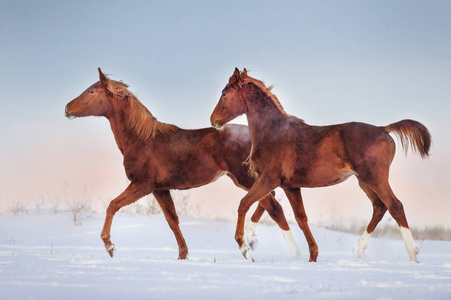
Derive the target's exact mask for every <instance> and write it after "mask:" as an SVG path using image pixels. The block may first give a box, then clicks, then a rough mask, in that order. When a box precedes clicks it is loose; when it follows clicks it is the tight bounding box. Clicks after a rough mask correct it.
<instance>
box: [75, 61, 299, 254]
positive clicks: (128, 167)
mask: <svg viewBox="0 0 451 300" xmlns="http://www.w3.org/2000/svg"><path fill="white" fill-rule="evenodd" d="M99 76H100V81H98V82H96V83H94V84H93V85H91V86H90V87H89V88H88V89H86V90H85V91H84V92H83V93H82V94H81V95H80V96H78V97H77V98H75V99H74V100H72V101H71V102H69V103H68V104H67V106H66V116H67V117H68V118H69V119H73V118H75V117H84V116H104V117H106V118H107V119H108V121H109V122H110V125H111V129H112V131H113V134H114V137H115V139H116V142H117V145H118V147H119V150H120V151H121V153H122V154H123V156H124V167H125V172H126V175H127V177H128V179H129V180H130V181H131V183H130V185H129V186H128V187H127V189H126V190H125V191H124V192H123V193H122V194H121V195H119V196H118V197H117V198H115V199H113V200H112V201H111V202H110V204H109V206H108V209H107V212H106V218H105V224H104V226H103V230H102V233H101V238H102V240H103V242H104V244H105V248H106V250H107V251H108V253H109V254H110V256H113V254H114V251H115V247H114V244H113V243H111V240H110V229H111V224H112V221H113V216H114V214H115V213H116V212H117V211H118V210H119V209H120V208H121V207H124V206H126V205H129V204H131V203H133V202H135V201H137V200H138V199H140V198H142V197H144V196H146V195H148V194H150V193H153V195H154V196H155V198H156V200H157V201H158V203H159V205H160V206H161V209H162V211H163V213H164V216H165V218H166V220H167V222H168V224H169V226H170V228H171V229H172V231H173V232H174V235H175V238H176V240H177V244H178V247H179V257H178V258H179V259H185V258H186V257H187V255H188V247H187V245H186V243H185V239H184V237H183V235H182V233H181V231H180V228H179V221H178V216H177V213H176V211H175V207H174V202H173V200H172V198H171V194H170V192H169V190H171V189H189V188H193V187H199V186H202V185H205V184H207V183H210V182H212V181H214V180H215V179H216V178H218V177H219V176H221V175H222V174H227V175H228V176H229V177H230V178H231V179H232V180H233V182H234V183H235V184H236V185H237V186H239V187H241V188H243V189H246V190H248V189H249V188H251V187H252V185H253V182H254V179H253V178H252V177H251V176H249V174H248V168H247V167H246V166H245V165H244V164H243V162H244V161H245V160H246V158H247V157H248V155H249V153H250V148H251V142H250V138H249V131H248V129H247V127H246V126H243V125H230V126H228V127H227V128H225V129H224V130H222V131H217V130H215V129H213V128H205V129H198V130H184V129H181V128H179V127H177V126H175V125H171V124H164V123H161V122H159V121H157V120H156V118H155V117H153V116H152V114H151V113H150V112H149V111H148V110H147V109H146V108H145V107H144V105H143V104H142V103H141V102H139V100H138V99H137V98H136V97H135V96H134V95H133V94H132V93H131V92H130V91H129V90H128V86H127V85H126V84H124V83H122V82H119V81H115V80H110V79H109V78H108V77H106V76H105V75H104V74H103V73H102V71H101V70H100V68H99ZM260 204H261V205H262V206H263V207H264V209H266V210H267V211H268V213H269V214H270V216H271V217H272V218H273V219H274V220H275V221H276V223H277V224H278V225H279V227H280V228H281V229H282V232H283V234H284V237H285V238H286V241H287V244H288V247H289V249H290V251H291V254H292V255H294V254H296V253H297V251H298V250H297V246H296V243H295V242H294V239H293V237H292V235H291V231H290V229H289V227H288V223H287V221H286V219H285V216H284V214H283V211H282V207H281V206H280V204H279V203H278V202H277V201H276V200H275V199H274V197H273V195H272V194H268V195H267V196H266V197H265V199H264V200H263V201H260ZM262 210H263V208H262V209H261V210H259V211H260V212H261V211H262Z"/></svg>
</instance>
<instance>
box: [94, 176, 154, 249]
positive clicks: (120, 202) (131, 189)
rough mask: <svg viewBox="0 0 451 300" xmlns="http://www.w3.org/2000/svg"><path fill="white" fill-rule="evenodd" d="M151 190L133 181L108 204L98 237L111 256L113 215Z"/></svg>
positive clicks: (112, 247)
mask: <svg viewBox="0 0 451 300" xmlns="http://www.w3.org/2000/svg"><path fill="white" fill-rule="evenodd" d="M151 192H152V188H150V187H149V186H148V185H144V184H138V183H135V182H132V183H130V185H129V186H128V187H127V188H126V189H125V191H124V192H122V194H120V195H119V196H118V197H116V198H115V199H113V200H112V201H111V202H110V204H109V205H108V208H107V211H106V217H105V223H104V225H103V229H102V233H101V235H100V237H101V238H102V240H103V243H104V244H105V249H106V251H107V252H108V254H109V255H110V256H111V257H113V255H114V251H115V250H116V249H115V247H114V244H113V243H112V242H111V240H110V231H111V224H112V223H113V217H114V215H115V214H116V212H117V211H118V210H119V209H121V208H122V207H124V206H126V205H129V204H131V203H133V202H136V201H137V200H139V199H141V198H142V197H144V196H146V195H148V194H150V193H151Z"/></svg>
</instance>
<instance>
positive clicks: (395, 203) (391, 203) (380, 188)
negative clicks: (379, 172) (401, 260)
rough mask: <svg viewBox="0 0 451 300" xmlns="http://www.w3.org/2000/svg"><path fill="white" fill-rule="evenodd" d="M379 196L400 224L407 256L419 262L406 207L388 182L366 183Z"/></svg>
mask: <svg viewBox="0 0 451 300" xmlns="http://www.w3.org/2000/svg"><path fill="white" fill-rule="evenodd" d="M366 184H367V185H368V186H369V187H370V188H371V189H372V190H373V191H374V192H375V193H376V194H377V195H378V196H379V199H380V200H381V201H382V203H384V205H385V207H386V208H387V209H388V211H389V212H390V215H391V216H392V217H393V219H395V221H396V223H398V226H399V230H400V231H401V236H402V239H403V241H404V245H405V247H406V251H407V254H408V255H409V260H410V261H413V262H418V260H417V254H418V248H417V247H416V246H415V240H414V239H413V237H412V232H411V231H410V229H409V224H408V223H407V218H406V215H405V212H404V207H403V205H402V203H401V201H399V199H398V198H396V196H395V194H394V193H393V191H392V189H391V188H390V185H389V184H388V181H387V180H381V181H380V182H377V183H375V184H371V185H370V184H369V183H366Z"/></svg>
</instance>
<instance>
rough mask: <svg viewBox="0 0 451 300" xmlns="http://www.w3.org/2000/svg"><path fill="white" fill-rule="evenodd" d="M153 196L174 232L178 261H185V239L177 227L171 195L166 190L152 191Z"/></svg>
mask: <svg viewBox="0 0 451 300" xmlns="http://www.w3.org/2000/svg"><path fill="white" fill-rule="evenodd" d="M153 195H154V196H155V199H156V200H157V202H158V204H159V205H160V207H161V210H162V211H163V214H164V217H165V218H166V221H167V222H168V224H169V227H170V228H171V230H172V232H174V235H175V239H176V240H177V244H178V247H179V257H178V259H186V257H187V256H188V246H187V245H186V242H185V238H184V237H183V234H182V231H181V230H180V227H179V218H178V216H177V212H176V210H175V206H174V201H173V200H172V197H171V193H170V192H169V191H168V190H158V191H154V192H153Z"/></svg>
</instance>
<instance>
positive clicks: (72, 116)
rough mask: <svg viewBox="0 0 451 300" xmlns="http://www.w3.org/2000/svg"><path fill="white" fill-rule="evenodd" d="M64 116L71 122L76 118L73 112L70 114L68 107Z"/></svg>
mask: <svg viewBox="0 0 451 300" xmlns="http://www.w3.org/2000/svg"><path fill="white" fill-rule="evenodd" d="M64 114H65V115H66V118H68V119H69V120H72V119H75V118H76V116H75V113H74V112H73V111H71V112H69V111H68V110H67V106H66V109H65V111H64Z"/></svg>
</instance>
